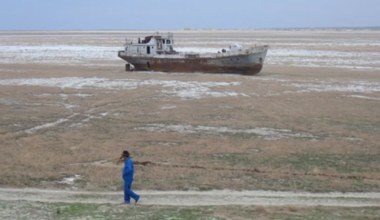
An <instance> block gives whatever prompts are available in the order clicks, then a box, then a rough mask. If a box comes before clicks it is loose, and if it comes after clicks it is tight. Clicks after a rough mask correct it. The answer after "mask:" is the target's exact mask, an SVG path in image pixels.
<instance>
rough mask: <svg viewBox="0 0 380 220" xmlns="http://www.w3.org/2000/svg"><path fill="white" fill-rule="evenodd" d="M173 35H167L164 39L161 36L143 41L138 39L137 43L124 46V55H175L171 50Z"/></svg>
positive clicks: (152, 36)
mask: <svg viewBox="0 0 380 220" xmlns="http://www.w3.org/2000/svg"><path fill="white" fill-rule="evenodd" d="M173 45H174V40H173V34H171V33H168V35H167V36H166V37H163V36H161V35H158V34H156V35H151V36H147V37H145V38H144V39H141V38H139V39H138V42H137V43H133V42H128V40H127V43H126V44H125V53H127V54H128V55H146V56H151V55H155V54H175V53H177V52H176V51H174V49H173Z"/></svg>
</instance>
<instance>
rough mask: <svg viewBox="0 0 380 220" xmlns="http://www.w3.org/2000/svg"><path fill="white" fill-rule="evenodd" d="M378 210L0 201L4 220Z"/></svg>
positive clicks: (329, 214)
mask: <svg viewBox="0 0 380 220" xmlns="http://www.w3.org/2000/svg"><path fill="white" fill-rule="evenodd" d="M379 215H380V211H379V209H377V208H334V207H331V208H327V207H315V208H299V207H277V208H276V207H273V208H268V207H255V206H247V207H239V206H228V207H225V206H220V207H219V206H217V207H165V206H134V205H130V206H128V205H122V204H120V205H109V204H79V203H73V204H65V203H30V202H25V201H20V202H3V201H0V218H1V219H4V220H5V219H40V220H45V219H46V220H50V219H57V220H58V219H59V220H65V219H70V220H71V219H73V220H75V219H78V220H79V219H112V220H118V219H141V220H159V219H160V220H161V219H178V220H186V219H188V220H192V219H201V220H211V219H213V220H227V219H243V220H244V219H247V220H248V219H310V220H314V219H315V220H319V219H334V220H335V219H345V220H351V219H352V220H354V219H355V220H356V219H377V218H378V216H379Z"/></svg>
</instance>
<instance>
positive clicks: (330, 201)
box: [0, 188, 380, 207]
mask: <svg viewBox="0 0 380 220" xmlns="http://www.w3.org/2000/svg"><path fill="white" fill-rule="evenodd" d="M136 193H138V194H140V196H141V201H139V203H138V204H139V205H162V206H228V205H238V206H269V207H270V206H293V207H304V206H306V207H307V206H333V207H380V193H302V192H274V191H239V192H238V191H230V190H222V191H220V190H214V191H207V192H199V191H137V192H136ZM122 197H123V195H122V193H115V192H90V191H64V190H42V189H31V188H27V189H12V188H1V189H0V200H3V201H19V200H21V201H31V202H45V203H46V202H47V203H90V204H104V203H109V204H120V203H121V202H122V199H121V198H122Z"/></svg>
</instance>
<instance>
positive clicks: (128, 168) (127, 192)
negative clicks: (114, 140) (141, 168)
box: [119, 150, 140, 204]
mask: <svg viewBox="0 0 380 220" xmlns="http://www.w3.org/2000/svg"><path fill="white" fill-rule="evenodd" d="M119 162H124V169H123V180H124V203H125V204H130V203H131V198H133V199H134V200H135V203H137V202H138V201H139V200H140V196H139V195H138V194H136V193H135V192H133V191H132V182H133V175H134V169H133V160H132V158H131V157H130V155H129V152H128V151H126V150H125V151H123V153H122V154H121V157H120V159H119Z"/></svg>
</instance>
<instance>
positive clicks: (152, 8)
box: [0, 0, 380, 30]
mask: <svg viewBox="0 0 380 220" xmlns="http://www.w3.org/2000/svg"><path fill="white" fill-rule="evenodd" d="M364 26H380V0H186V1H181V0H0V30H70V29H181V28H285V27H364Z"/></svg>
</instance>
